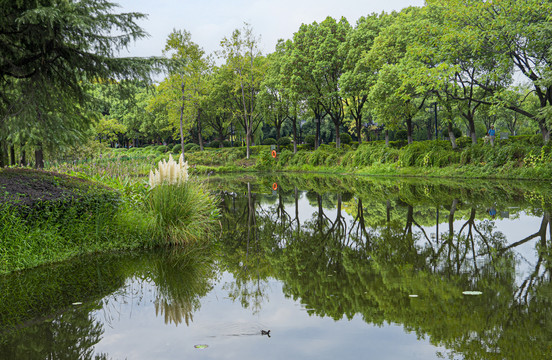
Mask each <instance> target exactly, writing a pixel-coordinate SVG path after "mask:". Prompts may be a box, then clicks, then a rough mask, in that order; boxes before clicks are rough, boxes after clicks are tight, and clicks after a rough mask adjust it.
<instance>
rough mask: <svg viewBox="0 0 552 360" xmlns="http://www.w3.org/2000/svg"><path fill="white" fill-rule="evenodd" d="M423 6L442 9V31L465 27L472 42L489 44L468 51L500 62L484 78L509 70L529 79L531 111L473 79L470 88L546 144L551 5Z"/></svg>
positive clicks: (551, 110)
mask: <svg viewBox="0 0 552 360" xmlns="http://www.w3.org/2000/svg"><path fill="white" fill-rule="evenodd" d="M428 5H429V6H436V7H440V8H442V9H444V14H445V19H446V26H447V27H450V28H452V29H454V30H455V31H463V29H464V30H465V29H468V30H469V32H470V33H473V36H472V40H474V41H471V42H472V43H486V44H490V46H487V47H484V48H481V47H475V48H474V50H475V51H477V52H480V53H481V54H482V55H483V56H491V57H493V58H494V59H495V60H496V61H497V62H498V63H499V64H501V65H500V66H497V67H495V68H494V69H492V70H491V72H490V76H492V77H494V78H496V79H499V78H501V77H505V76H506V77H507V76H511V73H510V74H508V73H505V72H504V69H505V68H508V67H513V68H515V69H516V70H517V71H518V72H519V73H521V74H522V75H523V77H524V78H525V79H526V80H527V81H529V83H530V84H531V85H532V91H533V92H534V93H535V95H536V96H537V98H538V99H539V105H540V106H539V108H538V109H537V110H536V111H533V112H528V111H527V109H525V108H523V107H522V106H520V104H518V103H516V102H513V103H512V102H510V101H508V100H509V99H508V96H504V94H503V93H502V92H501V91H493V90H494V89H493V88H490V87H488V85H487V84H485V83H484V82H479V81H475V84H476V85H477V86H479V87H481V88H482V89H485V90H487V91H493V95H494V99H493V100H492V101H489V103H491V104H501V105H502V106H505V107H506V108H508V109H510V110H513V111H516V112H518V113H519V114H522V115H524V116H527V117H529V118H530V119H532V120H533V121H534V122H535V123H536V124H537V125H538V127H539V129H540V132H541V134H542V136H543V139H544V141H545V142H548V141H549V140H550V128H551V126H552V75H551V74H552V72H551V71H550V70H551V66H552V52H551V51H550V49H551V48H552V26H551V25H550V24H551V22H550V13H552V3H551V2H549V1H540V0H527V1H516V0H494V1H484V0H476V1H469V2H466V1H462V0H431V1H428Z"/></svg>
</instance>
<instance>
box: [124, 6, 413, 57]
mask: <svg viewBox="0 0 552 360" xmlns="http://www.w3.org/2000/svg"><path fill="white" fill-rule="evenodd" d="M113 2H115V3H118V4H119V5H120V6H121V7H120V8H118V9H116V12H141V13H144V14H148V18H147V19H146V20H141V21H139V22H138V23H139V24H140V26H141V27H142V28H143V29H144V30H146V32H148V33H149V34H150V36H149V37H148V38H146V39H142V40H139V41H137V42H136V43H135V44H134V45H131V46H130V47H129V49H128V51H122V52H121V53H120V56H146V57H147V56H161V55H162V50H163V48H164V46H165V41H166V39H167V37H168V35H169V34H170V33H171V32H172V31H173V29H177V30H182V29H184V30H187V31H189V32H190V33H191V35H192V41H193V42H195V43H196V44H198V45H199V46H200V47H202V48H203V49H204V50H205V52H206V53H207V54H213V53H214V52H215V51H217V50H219V48H220V41H221V40H222V39H223V38H224V37H229V36H230V35H231V34H232V31H234V30H235V29H238V28H239V29H241V28H243V25H244V22H247V23H249V24H250V25H251V26H252V28H253V31H254V33H255V34H256V35H257V36H260V39H261V41H260V48H261V50H262V52H263V54H268V53H271V52H273V51H274V47H275V45H276V42H277V41H278V39H291V38H292V37H293V33H295V32H296V31H297V30H298V29H299V26H301V24H303V23H304V24H310V23H312V22H314V21H316V22H320V21H323V20H324V19H325V18H326V17H327V16H331V17H333V18H335V19H339V18H341V16H344V17H345V18H347V20H348V21H349V23H350V24H351V25H354V24H355V23H356V21H357V19H358V18H359V17H361V16H365V15H368V14H371V13H381V12H382V11H385V12H391V11H393V10H397V11H398V10H401V9H403V8H405V7H408V6H423V5H424V0H377V1H376V0H180V1H179V0H113Z"/></svg>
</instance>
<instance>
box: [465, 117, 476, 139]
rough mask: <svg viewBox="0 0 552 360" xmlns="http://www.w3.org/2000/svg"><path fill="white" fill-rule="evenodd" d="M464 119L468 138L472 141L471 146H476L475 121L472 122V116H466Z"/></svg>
mask: <svg viewBox="0 0 552 360" xmlns="http://www.w3.org/2000/svg"><path fill="white" fill-rule="evenodd" d="M466 119H467V120H468V126H469V130H470V137H471V139H472V144H477V135H476V133H475V121H474V120H473V116H471V115H470V116H467V117H466Z"/></svg>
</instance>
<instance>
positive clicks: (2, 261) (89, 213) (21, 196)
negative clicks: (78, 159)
mask: <svg viewBox="0 0 552 360" xmlns="http://www.w3.org/2000/svg"><path fill="white" fill-rule="evenodd" d="M91 180H98V181H91ZM106 185H107V186H106ZM160 190H162V191H164V192H165V193H170V194H171V196H169V197H167V199H166V203H165V205H166V206H170V204H171V203H178V204H182V203H186V204H188V206H187V207H186V208H185V209H184V210H185V211H186V213H185V214H183V213H179V212H178V211H181V212H182V211H184V210H183V209H182V208H177V209H176V210H174V209H173V212H174V213H176V214H173V216H179V217H180V218H181V221H180V222H179V223H178V224H176V225H174V226H163V227H160V226H159V221H158V219H159V217H162V215H163V214H161V215H160V210H159V209H158V208H156V207H154V206H153V205H152V199H155V198H156V197H158V196H156V194H157V193H159V192H160ZM177 190H178V191H177ZM178 195H183V196H184V198H183V197H181V196H178ZM216 216H217V214H216V205H215V203H214V200H213V198H212V197H211V196H210V195H208V194H207V193H206V191H205V190H204V189H203V187H202V186H201V184H199V183H197V182H195V181H193V180H192V181H188V182H186V184H184V185H183V186H174V185H162V186H158V187H157V188H156V189H148V188H147V186H146V182H145V180H144V179H134V180H133V179H132V178H130V177H111V176H105V175H101V174H95V175H93V174H90V175H85V174H82V173H81V174H80V178H79V177H75V176H68V175H63V174H59V173H54V172H44V171H35V170H29V169H3V170H0V244H2V245H1V247H0V274H1V273H7V272H11V271H15V270H20V269H25V268H31V267H34V266H37V265H41V264H47V263H53V262H58V261H62V260H66V259H69V258H71V257H74V256H76V255H79V254H86V253H93V252H105V251H112V250H121V249H136V248H145V247H156V246H161V245H167V244H169V243H171V244H175V243H179V244H182V243H187V242H191V241H202V240H206V239H208V238H209V236H210V230H211V229H212V228H213V226H214V224H215V222H216ZM198 224H200V226H198ZM175 226H178V227H179V228H182V229H186V230H185V231H181V233H180V237H179V241H178V242H176V241H167V239H170V238H171V237H170V236H169V235H167V233H169V232H175V230H174V228H175Z"/></svg>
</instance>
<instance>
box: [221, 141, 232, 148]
mask: <svg viewBox="0 0 552 360" xmlns="http://www.w3.org/2000/svg"><path fill="white" fill-rule="evenodd" d="M222 146H224V147H225V148H229V147H232V142H231V141H230V140H224V141H223V142H222Z"/></svg>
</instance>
